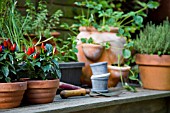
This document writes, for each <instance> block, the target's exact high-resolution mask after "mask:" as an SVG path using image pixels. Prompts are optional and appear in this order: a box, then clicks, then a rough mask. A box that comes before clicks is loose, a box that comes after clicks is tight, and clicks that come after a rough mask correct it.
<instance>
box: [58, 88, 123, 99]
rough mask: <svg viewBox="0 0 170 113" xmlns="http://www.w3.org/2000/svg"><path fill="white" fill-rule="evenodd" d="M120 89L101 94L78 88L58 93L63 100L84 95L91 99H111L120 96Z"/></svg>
mask: <svg viewBox="0 0 170 113" xmlns="http://www.w3.org/2000/svg"><path fill="white" fill-rule="evenodd" d="M121 93H122V91H121V89H116V88H109V90H108V92H106V93H101V92H94V91H93V92H92V91H91V90H90V89H85V88H80V89H76V90H63V91H61V92H60V96H61V98H63V99H66V98H68V97H73V96H85V95H86V94H89V95H90V96H92V97H101V96H102V97H112V96H118V95H119V94H121Z"/></svg>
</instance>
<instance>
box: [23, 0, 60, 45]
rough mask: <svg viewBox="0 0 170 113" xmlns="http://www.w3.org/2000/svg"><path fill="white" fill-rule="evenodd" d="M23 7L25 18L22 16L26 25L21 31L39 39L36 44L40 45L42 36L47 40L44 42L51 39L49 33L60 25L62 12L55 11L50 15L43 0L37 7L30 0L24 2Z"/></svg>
mask: <svg viewBox="0 0 170 113" xmlns="http://www.w3.org/2000/svg"><path fill="white" fill-rule="evenodd" d="M25 6H26V13H27V16H23V18H24V20H25V19H27V23H26V25H25V27H24V29H23V32H24V34H35V35H36V38H38V39H39V41H38V42H37V44H39V43H41V42H40V41H41V39H42V36H43V37H45V38H47V39H46V41H48V40H50V39H52V38H53V36H52V35H51V32H52V31H55V29H56V26H57V25H58V24H59V23H60V17H61V16H63V12H62V11H61V10H57V11H55V12H54V13H53V14H51V15H50V14H49V11H48V9H47V3H46V1H44V0H40V1H39V2H38V5H37V7H36V6H35V5H34V3H32V2H31V0H26V4H25Z"/></svg>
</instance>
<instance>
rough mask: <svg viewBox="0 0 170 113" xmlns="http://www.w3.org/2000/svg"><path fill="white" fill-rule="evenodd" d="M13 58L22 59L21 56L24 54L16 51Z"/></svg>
mask: <svg viewBox="0 0 170 113" xmlns="http://www.w3.org/2000/svg"><path fill="white" fill-rule="evenodd" d="M15 56H16V57H15V58H16V59H18V60H22V59H23V57H24V56H25V53H18V52H16V53H15Z"/></svg>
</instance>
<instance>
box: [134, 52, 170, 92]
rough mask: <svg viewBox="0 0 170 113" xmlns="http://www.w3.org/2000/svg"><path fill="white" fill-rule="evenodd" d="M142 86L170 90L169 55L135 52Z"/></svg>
mask: <svg viewBox="0 0 170 113" xmlns="http://www.w3.org/2000/svg"><path fill="white" fill-rule="evenodd" d="M136 63H137V64H138V65H139V74H140V78H141V80H142V83H143V88H147V89H156V90H170V55H162V56H158V55H147V54H137V55H136Z"/></svg>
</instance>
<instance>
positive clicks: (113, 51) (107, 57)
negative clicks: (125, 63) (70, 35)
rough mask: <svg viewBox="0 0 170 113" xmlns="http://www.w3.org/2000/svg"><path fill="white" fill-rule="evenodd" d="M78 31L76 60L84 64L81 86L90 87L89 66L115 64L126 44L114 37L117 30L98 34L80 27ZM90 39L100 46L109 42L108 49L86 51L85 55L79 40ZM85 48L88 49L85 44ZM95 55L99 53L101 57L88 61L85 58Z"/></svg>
mask: <svg viewBox="0 0 170 113" xmlns="http://www.w3.org/2000/svg"><path fill="white" fill-rule="evenodd" d="M79 30H80V33H79V34H78V36H77V40H78V42H77V49H78V53H77V58H78V61H79V62H85V67H83V70H82V72H83V74H82V76H81V82H82V84H86V85H88V86H91V80H90V77H91V76H92V71H91V68H90V64H92V63H97V62H108V64H113V63H116V62H117V60H118V55H120V56H122V49H123V45H124V44H125V43H126V40H125V38H123V37H118V36H117V35H116V33H117V31H118V28H111V29H110V32H98V31H97V29H95V28H94V27H80V28H79ZM90 37H91V38H92V39H93V41H94V42H95V43H99V44H101V43H105V42H110V44H111V47H110V49H104V50H103V51H102V52H94V51H88V52H87V53H85V52H84V50H83V48H84V46H83V45H84V44H82V42H81V38H87V39H89V38H90ZM85 46H86V48H88V47H87V46H88V45H87V44H86V45H85ZM89 46H91V45H89ZM89 48H90V47H89ZM97 53H100V54H101V55H99V57H97V58H95V59H90V58H89V57H87V55H89V56H92V57H93V56H97V55H96V54H97ZM121 58H122V57H121Z"/></svg>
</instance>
